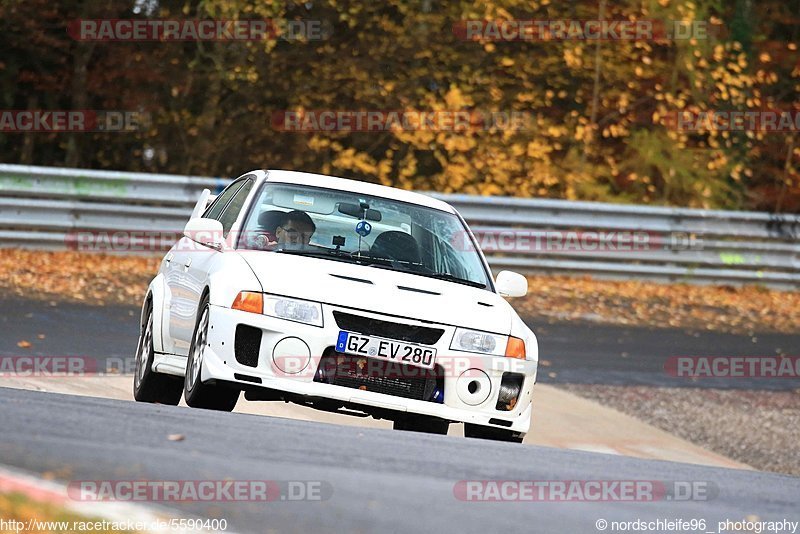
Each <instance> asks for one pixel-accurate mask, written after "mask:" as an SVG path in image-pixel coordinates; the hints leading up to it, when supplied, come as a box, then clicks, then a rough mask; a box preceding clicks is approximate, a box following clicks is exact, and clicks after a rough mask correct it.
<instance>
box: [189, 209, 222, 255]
mask: <svg viewBox="0 0 800 534" xmlns="http://www.w3.org/2000/svg"><path fill="white" fill-rule="evenodd" d="M222 234H223V230H222V223H221V222H219V221H218V220H216V219H206V218H204V217H196V218H194V219H189V222H187V223H186V227H185V228H184V229H183V235H185V236H186V237H188V238H189V239H191V240H192V241H194V242H196V243H200V244H201V245H205V246H207V247H211V248H213V249H217V250H220V249H221V248H222V244H223V243H224V242H225V238H224V237H223V236H222Z"/></svg>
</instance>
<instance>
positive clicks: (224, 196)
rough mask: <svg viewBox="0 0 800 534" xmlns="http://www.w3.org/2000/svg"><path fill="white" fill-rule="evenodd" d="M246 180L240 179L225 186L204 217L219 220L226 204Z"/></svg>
mask: <svg viewBox="0 0 800 534" xmlns="http://www.w3.org/2000/svg"><path fill="white" fill-rule="evenodd" d="M243 183H244V180H239V181H237V182H233V183H232V184H231V185H229V186H228V187H226V188H225V190H224V191H223V192H222V193H220V194H219V196H218V197H217V198H215V199H214V202H212V203H211V205H210V206H209V207H208V209H207V210H206V212H205V213H204V214H203V217H205V218H207V219H216V220H219V216H220V214H221V213H222V210H224V209H225V206H227V205H228V202H229V201H230V200H231V198H232V197H233V195H235V194H236V192H237V191H238V190H239V188H241V187H242V184H243Z"/></svg>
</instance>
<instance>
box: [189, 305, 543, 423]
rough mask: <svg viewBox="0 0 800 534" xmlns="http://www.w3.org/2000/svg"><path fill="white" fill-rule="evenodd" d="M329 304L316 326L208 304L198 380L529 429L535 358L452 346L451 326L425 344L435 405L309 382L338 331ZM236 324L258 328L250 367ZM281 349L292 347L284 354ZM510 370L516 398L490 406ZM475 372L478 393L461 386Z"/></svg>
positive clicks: (397, 414)
mask: <svg viewBox="0 0 800 534" xmlns="http://www.w3.org/2000/svg"><path fill="white" fill-rule="evenodd" d="M335 309H336V308H335V307H332V306H328V305H325V306H323V320H324V326H323V327H316V326H310V325H306V324H302V323H297V322H292V321H287V320H284V319H279V318H274V317H270V316H266V315H261V314H255V313H248V312H244V311H239V310H232V309H229V308H223V307H220V306H213V305H212V306H211V307H210V321H209V331H208V346H207V347H206V350H205V353H204V354H205V355H204V365H203V369H202V380H203V382H209V381H216V382H227V383H235V384H237V385H241V386H242V388H243V389H251V390H252V389H254V388H259V387H260V388H266V389H269V390H274V391H280V392H284V393H287V394H289V396H293V397H304V398H307V399H309V401H310V402H313V401H314V400H315V399H317V400H318V399H325V400H326V401H335V402H337V403H340V404H341V405H347V406H348V407H352V406H356V407H363V408H364V410H363V411H365V412H367V413H373V414H374V413H376V412H378V411H380V412H384V413H385V412H391V415H390V416H389V418H392V417H402V414H404V413H407V414H418V415H426V416H432V417H438V418H441V419H446V420H449V421H453V422H464V423H472V424H477V425H483V426H488V427H494V428H502V429H506V430H510V431H512V432H515V433H519V434H525V433H527V432H528V430H529V427H530V421H531V411H532V392H533V385H534V383H535V380H536V370H537V362H536V361H532V360H518V359H513V358H504V357H497V356H483V355H479V354H471V353H464V352H459V351H452V350H451V349H450V348H449V345H450V342H451V340H452V338H453V334H454V331H455V328H454V327H448V326H444V325H436V326H437V327H439V328H442V329H444V330H445V332H444V334H443V335H442V336H441V338H440V339H439V341H438V342H437V343H436V344H435V345H432V346H433V347H434V348H436V349H437V357H436V364H437V365H438V366H440V371H443V373H442V374H443V380H444V395H443V402H441V403H439V402H434V401H429V400H417V399H411V398H404V397H400V396H396V395H390V394H386V393H381V392H378V391H369V390H367V389H364V388H361V389H356V388H352V387H346V386H342V385H334V384H329V383H325V382H319V381H315V380H314V378H315V376H316V374H317V370H318V367H319V363H320V361H321V359H322V356H323V354H330V353H331V352H332V351H333V348H334V346H335V345H336V342H337V338H338V335H339V332H340V330H342V329H341V328H340V327H339V326H338V325H337V323H336V320H335V319H334V316H333V311H334V310H335ZM346 311H347V312H349V313H357V314H358V315H360V316H363V317H367V318H372V319H378V320H384V321H392V322H396V323H403V324H409V325H417V326H430V325H423V323H419V322H417V321H413V320H411V319H396V318H393V317H392V318H388V317H385V316H381V315H379V314H375V313H371V312H366V311H360V310H359V311H353V310H349V309H348V310H346ZM240 325H244V326H245V327H250V328H256V329H258V330H260V333H261V336H260V345H259V346H258V349H257V352H258V358H257V362H256V361H254V359H251V360H250V361H249V362H248V363H249V365H245V364H243V363H242V362H240V361H237V351H239V350H240V347H237V346H236V343H237V342H236V340H237V335H236V333H237V327H239V326H240ZM287 340H288V341H287ZM276 347H277V348H276ZM286 347H294V348H295V349H297V350H295V351H294V352H291V353H290V355H286V350H285V349H286ZM306 352H307V354H306ZM359 358H360V357H359ZM403 367H405V366H403ZM411 369H412V370H413V369H415V368H411ZM510 372H513V373H517V374H520V375H523V376H524V381H523V383H522V387H521V388H520V393H519V396H518V398H517V401H516V404H514V405H513V409H511V410H507V409H497V403H498V395H499V394H500V386H501V382H502V379H503V376H504V373H510ZM475 376H480V378H481V381H480V386H481V387H482V388H483V389H482V390H481V391H480V394H479V395H477V397H476V396H475V395H471V394H470V393H467V392H466V391H467V389H465V388H467V387H468V386H469V382H470V380H471V377H475ZM487 386H488V391H487ZM465 397H466V400H467V402H465ZM484 397H485V399H484ZM479 401H480V402H479Z"/></svg>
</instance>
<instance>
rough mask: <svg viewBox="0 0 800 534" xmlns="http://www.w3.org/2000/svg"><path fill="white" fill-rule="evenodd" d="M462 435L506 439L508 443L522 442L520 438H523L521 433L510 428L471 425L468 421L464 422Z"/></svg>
mask: <svg viewBox="0 0 800 534" xmlns="http://www.w3.org/2000/svg"><path fill="white" fill-rule="evenodd" d="M464 437H467V438H478V439H489V440H492V441H508V442H510V443H522V440H523V439H524V438H525V436H523V435H522V434H520V433H518V432H512V431H511V430H504V429H502V428H493V427H488V426H481V425H471V424H469V423H464Z"/></svg>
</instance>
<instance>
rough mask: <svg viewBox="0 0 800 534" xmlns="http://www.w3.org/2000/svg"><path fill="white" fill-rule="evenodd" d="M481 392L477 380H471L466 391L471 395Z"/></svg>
mask: <svg viewBox="0 0 800 534" xmlns="http://www.w3.org/2000/svg"><path fill="white" fill-rule="evenodd" d="M480 390H481V385H480V383H479V382H478V381H477V380H473V381H472V382H470V383H469V385H468V386H467V391H469V392H470V393H472V394H473V395H474V394H475V393H477V392H479V391H480Z"/></svg>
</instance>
